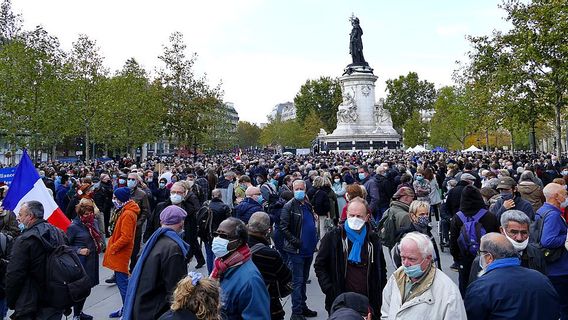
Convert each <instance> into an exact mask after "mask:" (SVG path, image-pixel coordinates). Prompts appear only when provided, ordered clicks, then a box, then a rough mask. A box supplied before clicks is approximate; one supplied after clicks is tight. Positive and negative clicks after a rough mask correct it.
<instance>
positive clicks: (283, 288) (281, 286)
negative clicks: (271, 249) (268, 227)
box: [250, 242, 294, 298]
mask: <svg viewBox="0 0 568 320" xmlns="http://www.w3.org/2000/svg"><path fill="white" fill-rule="evenodd" d="M264 247H266V245H265V244H264V243H260V242H259V243H257V244H255V245H254V246H252V248H250V254H251V256H252V255H253V254H255V253H257V252H258V251H259V250H260V249H262V248H264ZM273 284H274V285H276V292H277V293H278V297H280V298H285V297H287V296H289V295H290V294H291V293H292V291H293V289H294V288H293V287H292V282H291V281H290V282H287V283H280V281H276V282H274V283H269V284H268V286H267V289H268V290H269V291H270V290H271V285H273Z"/></svg>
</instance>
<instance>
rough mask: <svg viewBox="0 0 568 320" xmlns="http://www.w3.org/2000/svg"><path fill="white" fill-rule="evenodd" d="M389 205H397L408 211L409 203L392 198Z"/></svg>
mask: <svg viewBox="0 0 568 320" xmlns="http://www.w3.org/2000/svg"><path fill="white" fill-rule="evenodd" d="M391 207H399V208H401V209H403V210H404V211H408V210H409V208H410V205H408V204H406V203H404V202H402V201H398V200H393V201H392V202H391Z"/></svg>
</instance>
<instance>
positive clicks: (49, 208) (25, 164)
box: [2, 150, 71, 231]
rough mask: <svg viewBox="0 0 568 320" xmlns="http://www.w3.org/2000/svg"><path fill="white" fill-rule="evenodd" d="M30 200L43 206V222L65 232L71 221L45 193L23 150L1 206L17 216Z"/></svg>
mask: <svg viewBox="0 0 568 320" xmlns="http://www.w3.org/2000/svg"><path fill="white" fill-rule="evenodd" d="M31 200H36V201H39V202H41V203H42V204H43V209H44V214H43V218H44V219H45V220H47V221H48V222H49V223H51V224H52V225H54V226H56V227H58V228H59V229H61V230H63V231H65V230H67V227H69V225H70V224H71V221H69V219H67V217H66V216H65V214H63V212H62V211H61V209H59V207H58V206H57V204H56V203H55V200H53V197H52V196H51V195H50V194H49V191H47V187H46V186H45V184H44V183H43V180H42V179H41V178H40V177H39V174H38V172H37V171H36V169H35V167H34V165H33V163H32V160H31V159H30V156H29V155H28V152H27V151H26V150H24V154H22V159H21V160H20V163H19V164H18V166H17V167H16V173H15V175H14V180H12V183H11V185H10V189H8V193H7V194H6V197H5V198H4V201H3V202H2V206H3V207H4V209H6V210H12V211H14V213H16V215H17V214H18V213H19V212H20V207H21V206H22V204H23V203H24V202H26V201H31Z"/></svg>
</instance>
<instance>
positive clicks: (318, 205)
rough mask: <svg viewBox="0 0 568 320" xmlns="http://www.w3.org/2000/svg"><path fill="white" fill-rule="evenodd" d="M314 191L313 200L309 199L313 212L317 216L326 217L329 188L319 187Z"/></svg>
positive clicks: (328, 206)
mask: <svg viewBox="0 0 568 320" xmlns="http://www.w3.org/2000/svg"><path fill="white" fill-rule="evenodd" d="M315 190H316V191H315V193H314V196H313V198H310V202H311V203H312V205H313V208H314V211H315V213H316V214H317V215H318V216H327V215H328V214H329V211H330V205H329V198H328V196H327V193H328V192H329V190H330V188H329V187H321V188H317V189H315Z"/></svg>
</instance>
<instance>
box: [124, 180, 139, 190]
mask: <svg viewBox="0 0 568 320" xmlns="http://www.w3.org/2000/svg"><path fill="white" fill-rule="evenodd" d="M136 184H137V183H136V180H128V182H127V183H126V186H127V187H129V188H130V189H134V188H135V187H136Z"/></svg>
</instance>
